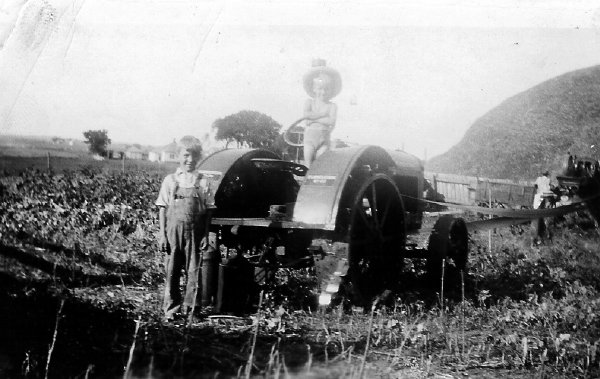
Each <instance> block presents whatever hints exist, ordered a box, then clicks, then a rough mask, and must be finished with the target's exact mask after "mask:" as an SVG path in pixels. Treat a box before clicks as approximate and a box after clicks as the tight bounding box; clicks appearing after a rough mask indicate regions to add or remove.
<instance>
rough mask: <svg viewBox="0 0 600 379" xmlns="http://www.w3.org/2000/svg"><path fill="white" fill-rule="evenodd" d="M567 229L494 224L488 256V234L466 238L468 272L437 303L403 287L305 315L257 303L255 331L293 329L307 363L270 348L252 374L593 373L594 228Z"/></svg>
mask: <svg viewBox="0 0 600 379" xmlns="http://www.w3.org/2000/svg"><path fill="white" fill-rule="evenodd" d="M567 226H568V225H567ZM567 226H564V227H562V228H555V230H554V237H553V239H552V241H546V244H545V245H542V246H536V247H531V245H530V242H529V241H528V240H529V237H528V235H527V233H519V232H517V233H515V232H514V230H513V231H512V232H511V230H510V229H506V230H501V231H498V232H497V233H495V234H494V249H493V251H492V252H491V253H490V252H488V251H487V238H486V237H487V236H482V237H481V238H479V236H477V235H475V236H473V238H472V247H473V249H472V250H473V255H472V257H471V267H472V268H471V271H470V273H469V274H468V275H467V276H465V277H464V282H461V283H459V285H458V288H457V289H456V290H455V291H454V293H452V292H451V291H450V290H448V293H449V295H448V298H447V299H443V298H442V299H441V301H435V300H433V299H435V298H436V297H434V296H431V297H430V299H429V300H428V299H425V300H417V301H414V296H415V295H414V294H413V293H410V292H406V293H401V294H400V295H399V297H398V298H397V301H396V303H395V305H394V306H392V307H380V308H376V309H374V310H373V312H372V313H371V312H364V311H363V310H362V309H353V310H352V311H351V312H344V311H343V310H342V309H341V308H336V309H332V310H329V311H323V310H321V311H316V312H313V313H310V312H308V311H292V310H291V309H292V307H291V304H289V305H287V306H289V308H286V305H285V304H283V305H279V308H273V309H271V312H270V313H269V309H263V316H262V317H263V319H264V322H263V324H262V325H261V328H260V333H261V334H262V335H263V336H266V335H273V334H275V335H278V336H279V338H280V340H281V339H285V336H286V334H287V335H290V334H294V333H298V331H302V335H303V337H304V339H305V341H306V342H307V343H308V344H309V345H310V346H311V348H310V349H307V350H306V352H305V355H308V356H309V357H310V362H311V364H310V369H307V367H308V366H307V365H298V364H296V365H291V364H287V365H286V359H287V358H288V357H286V355H285V353H284V352H283V351H279V350H277V349H276V348H275V347H273V351H272V352H271V354H270V358H269V360H268V362H269V363H268V364H267V365H265V366H263V369H262V370H260V371H255V374H256V375H257V376H259V377H273V378H277V377H294V376H297V377H325V376H326V377H332V378H333V377H344V378H371V377H386V376H389V377H409V378H410V377H426V376H428V375H432V374H435V375H438V377H444V376H443V375H453V374H459V373H464V374H469V373H470V375H476V376H478V377H485V376H487V377H495V375H509V376H510V377H519V376H527V377H540V378H541V377H552V376H555V375H560V376H563V377H588V378H593V377H598V376H599V375H600V356H599V355H598V353H599V350H598V348H599V344H600V294H599V292H598V289H599V287H598V283H599V279H600V274H598V273H599V272H600V271H599V269H600V257H599V256H598V253H597V247H598V246H600V238H599V237H598V232H597V230H595V229H587V230H585V229H582V228H580V227H578V226H577V225H570V226H568V227H567ZM446 285H448V283H447V284H446ZM463 286H464V287H463ZM425 298H427V296H425ZM437 299H440V293H439V292H438V294H437ZM275 325H276V326H275ZM306 361H307V362H308V361H309V360H308V358H306ZM364 362H366V365H365V363H364ZM501 373H504V374H501ZM506 373H510V374H506ZM440 375H441V376H440Z"/></svg>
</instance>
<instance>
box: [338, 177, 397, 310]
mask: <svg viewBox="0 0 600 379" xmlns="http://www.w3.org/2000/svg"><path fill="white" fill-rule="evenodd" d="M347 240H348V265H349V267H348V272H347V275H346V281H345V282H346V286H345V287H346V288H345V290H346V291H345V292H346V294H347V295H350V297H351V301H352V303H353V304H355V305H361V306H369V305H370V304H371V302H372V300H373V299H374V298H375V297H376V296H378V295H380V294H381V293H383V292H384V291H385V290H395V289H396V286H397V284H398V276H399V274H400V271H401V269H402V263H403V262H402V255H403V249H404V247H405V244H406V231H405V222H404V207H403V204H402V199H401V197H400V192H399V191H398V188H397V187H396V185H395V183H394V182H393V181H392V180H391V179H390V178H389V177H388V176H387V175H385V174H375V175H373V176H370V177H368V178H366V179H365V180H364V182H363V183H362V184H361V185H360V186H359V188H358V191H356V194H355V196H354V199H353V201H352V206H351V211H350V219H349V227H348V235H347Z"/></svg>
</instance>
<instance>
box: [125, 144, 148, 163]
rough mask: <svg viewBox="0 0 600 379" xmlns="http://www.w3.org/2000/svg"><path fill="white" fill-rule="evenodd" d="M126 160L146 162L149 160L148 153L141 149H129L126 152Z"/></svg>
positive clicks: (133, 147) (134, 147)
mask: <svg viewBox="0 0 600 379" xmlns="http://www.w3.org/2000/svg"><path fill="white" fill-rule="evenodd" d="M125 158H127V159H137V160H144V159H148V153H147V152H145V151H144V150H142V149H140V148H139V147H136V146H131V147H130V148H129V149H127V150H125Z"/></svg>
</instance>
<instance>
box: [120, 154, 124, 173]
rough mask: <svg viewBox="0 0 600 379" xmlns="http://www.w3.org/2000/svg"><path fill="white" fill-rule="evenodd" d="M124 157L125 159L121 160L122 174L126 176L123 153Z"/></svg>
mask: <svg viewBox="0 0 600 379" xmlns="http://www.w3.org/2000/svg"><path fill="white" fill-rule="evenodd" d="M122 157H123V159H122V160H121V162H122V164H121V172H122V173H123V174H124V173H125V153H123V155H122Z"/></svg>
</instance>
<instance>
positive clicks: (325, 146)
mask: <svg viewBox="0 0 600 379" xmlns="http://www.w3.org/2000/svg"><path fill="white" fill-rule="evenodd" d="M327 151H329V142H325V143H323V144H322V145H321V146H319V148H318V149H317V151H316V153H315V159H317V158H319V157H320V156H321V155H323V153H325V152H327Z"/></svg>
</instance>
